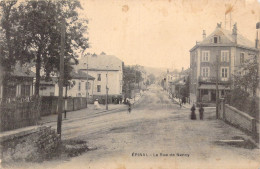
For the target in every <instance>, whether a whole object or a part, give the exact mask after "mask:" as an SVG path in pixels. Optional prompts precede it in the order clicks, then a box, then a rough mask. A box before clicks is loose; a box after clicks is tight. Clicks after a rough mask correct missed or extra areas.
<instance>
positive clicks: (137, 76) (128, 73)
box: [123, 66, 143, 94]
mask: <svg viewBox="0 0 260 169" xmlns="http://www.w3.org/2000/svg"><path fill="white" fill-rule="evenodd" d="M142 80H143V78H142V73H141V72H140V71H139V70H137V69H136V68H135V67H130V66H124V68H123V92H124V93H127V94H129V90H133V89H134V86H135V83H138V84H139V82H141V81H142Z"/></svg>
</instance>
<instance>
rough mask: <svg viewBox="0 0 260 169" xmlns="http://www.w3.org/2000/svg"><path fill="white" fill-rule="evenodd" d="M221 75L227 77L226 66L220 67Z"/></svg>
mask: <svg viewBox="0 0 260 169" xmlns="http://www.w3.org/2000/svg"><path fill="white" fill-rule="evenodd" d="M221 77H222V78H227V77H228V68H227V67H223V68H221Z"/></svg>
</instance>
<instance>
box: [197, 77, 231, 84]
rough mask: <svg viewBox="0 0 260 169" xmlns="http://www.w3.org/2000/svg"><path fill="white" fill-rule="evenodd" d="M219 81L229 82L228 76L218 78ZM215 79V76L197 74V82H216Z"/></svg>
mask: <svg viewBox="0 0 260 169" xmlns="http://www.w3.org/2000/svg"><path fill="white" fill-rule="evenodd" d="M218 80H219V82H220V83H225V84H227V83H230V81H231V80H230V78H221V77H220V78H219V79H218ZM216 81H217V78H216V77H202V76H199V83H201V82H202V83H216Z"/></svg>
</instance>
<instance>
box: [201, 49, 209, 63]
mask: <svg viewBox="0 0 260 169" xmlns="http://www.w3.org/2000/svg"><path fill="white" fill-rule="evenodd" d="M208 61H209V51H202V62H208Z"/></svg>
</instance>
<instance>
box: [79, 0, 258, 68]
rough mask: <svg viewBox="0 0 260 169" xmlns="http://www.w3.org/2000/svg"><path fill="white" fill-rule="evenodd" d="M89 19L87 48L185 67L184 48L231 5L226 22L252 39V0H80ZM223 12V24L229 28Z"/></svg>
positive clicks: (255, 3) (132, 61)
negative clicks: (88, 46)
mask: <svg viewBox="0 0 260 169" xmlns="http://www.w3.org/2000/svg"><path fill="white" fill-rule="evenodd" d="M81 4H82V7H83V8H84V11H81V16H82V17H85V18H88V19H89V30H88V32H89V38H90V45H91V48H90V49H89V50H88V52H92V53H93V52H96V53H101V52H102V51H104V52H105V53H107V54H111V55H115V56H117V57H119V58H120V59H122V60H123V61H124V62H125V64H130V65H131V64H140V65H144V66H151V67H165V68H177V69H181V67H184V68H188V67H189V63H190V59H189V57H190V54H189V50H190V49H191V48H192V47H193V46H194V45H195V43H196V41H200V40H201V39H202V30H203V29H205V30H206V34H207V35H209V34H210V33H211V32H212V31H213V30H214V29H215V27H216V25H217V22H222V27H225V21H224V20H225V19H224V18H225V12H226V11H227V9H228V8H230V6H233V11H232V15H231V16H232V25H233V24H234V22H237V26H238V31H239V33H240V34H242V35H244V36H246V37H248V39H250V40H252V41H254V40H255V37H256V29H255V25H256V22H258V21H259V16H260V4H259V2H258V1H257V0H214V1H213V0H81ZM229 16H230V15H229V14H228V15H227V18H228V20H227V21H228V22H227V26H226V28H227V29H229V28H230V26H229V25H230V23H229Z"/></svg>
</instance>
